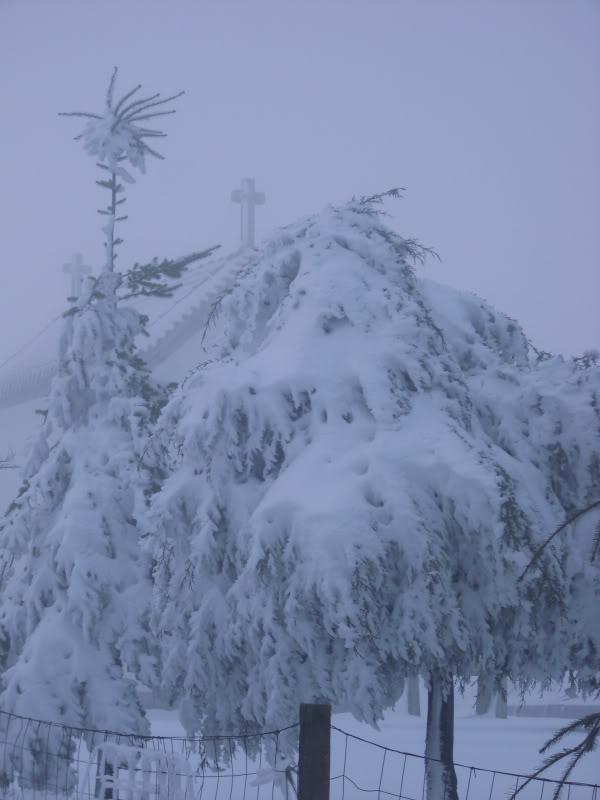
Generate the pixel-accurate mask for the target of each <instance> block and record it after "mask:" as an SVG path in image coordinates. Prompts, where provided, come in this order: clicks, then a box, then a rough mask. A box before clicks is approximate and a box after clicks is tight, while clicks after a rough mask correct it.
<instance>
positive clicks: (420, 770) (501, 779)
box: [0, 711, 600, 800]
mask: <svg viewBox="0 0 600 800" xmlns="http://www.w3.org/2000/svg"><path fill="white" fill-rule="evenodd" d="M299 729H300V723H297V724H295V725H290V726H288V727H286V728H282V729H281V730H274V731H261V732H246V733H241V734H238V735H232V736H204V737H199V738H196V739H189V738H183V737H165V736H135V735H131V734H124V733H116V732H111V731H97V730H88V729H84V728H76V727H69V726H65V725H60V724H58V723H51V722H44V721H41V720H35V719H27V718H23V717H19V716H16V715H13V714H8V713H6V712H2V711H0V800H84V798H86V799H87V798H101V799H102V800H275V799H276V798H277V800H280V799H281V798H285V800H296V797H297V793H298V778H299V776H298V767H297V764H296V762H295V759H290V758H289V757H288V756H287V755H286V752H288V751H289V744H290V742H294V741H296V742H297V741H298V739H297V738H296V737H297V736H298V735H299V733H300V730H299ZM329 730H330V736H329V747H330V753H329V754H328V755H329V756H330V759H329V763H330V770H329V781H328V787H327V788H328V794H327V796H328V797H329V800H358V798H362V799H364V798H365V796H368V797H372V798H377V800H388V798H396V800H425V795H426V780H425V765H426V762H427V759H426V758H425V756H421V755H417V754H416V753H408V752H403V751H401V750H395V749H393V748H390V747H387V746H385V745H381V744H377V743H375V742H372V741H369V740H367V739H363V738H361V737H360V736H356V735H353V734H350V733H347V732H345V731H343V730H341V729H340V728H337V727H336V726H335V725H331V726H330V729H329ZM300 740H302V739H301V737H300ZM454 766H455V770H456V774H457V780H458V796H459V798H460V799H461V800H507V798H509V797H510V796H511V795H512V794H513V793H514V792H515V790H517V789H519V788H520V787H522V786H523V784H525V782H526V781H527V780H528V778H527V776H526V775H521V774H517V773H511V772H504V771H501V770H490V769H483V768H478V767H473V766H468V765H465V764H459V763H455V765H454ZM326 776H327V771H326V772H325V783H327V778H326ZM558 784H559V781H557V780H555V779H550V778H542V777H538V778H535V779H533V780H531V781H530V782H529V783H528V784H527V786H525V787H524V788H523V789H522V791H521V792H520V793H519V795H518V797H519V800H551V798H552V796H553V795H554V793H555V791H556V789H557V787H558ZM560 797H561V800H600V787H599V786H598V785H596V784H586V783H579V782H576V781H568V782H566V783H565V784H564V785H563V786H562V788H561V793H560ZM436 800H437V799H436ZM439 800H443V798H439Z"/></svg>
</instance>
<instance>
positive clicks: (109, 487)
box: [0, 70, 203, 789]
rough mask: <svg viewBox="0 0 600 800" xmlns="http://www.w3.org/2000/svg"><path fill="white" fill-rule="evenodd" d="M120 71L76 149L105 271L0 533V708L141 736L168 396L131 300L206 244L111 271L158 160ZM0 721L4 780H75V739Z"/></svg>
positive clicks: (74, 324) (86, 304)
mask: <svg viewBox="0 0 600 800" xmlns="http://www.w3.org/2000/svg"><path fill="white" fill-rule="evenodd" d="M115 78H116V70H115V73H114V74H113V76H112V79H111V82H110V86H109V90H108V95H107V98H106V106H105V109H104V111H103V112H102V113H101V114H84V115H83V116H85V117H86V118H87V119H88V123H87V125H86V128H85V130H84V132H83V134H82V138H83V142H84V145H85V147H86V149H87V151H88V152H89V153H90V154H91V155H93V156H94V157H96V158H98V159H99V166H100V167H101V169H102V172H103V178H102V180H101V181H99V183H100V185H101V186H102V187H103V188H105V189H107V190H108V192H109V193H110V201H109V204H108V207H107V209H103V210H102V212H101V213H103V215H104V217H105V226H104V228H103V231H104V237H105V248H106V258H105V262H104V266H103V269H102V270H101V272H100V274H99V275H98V276H97V277H95V278H89V279H87V280H86V281H85V282H84V284H83V287H82V293H81V296H80V297H79V299H78V300H77V302H76V303H75V304H74V305H73V306H72V308H71V309H70V310H69V311H68V312H67V313H66V314H65V322H64V329H63V332H62V336H61V340H60V352H59V366H58V371H57V375H56V377H55V379H54V380H53V383H52V387H51V389H50V394H49V398H48V407H47V413H46V420H45V424H44V425H43V427H42V429H41V431H40V433H39V436H38V438H37V441H36V442H35V444H34V446H33V449H32V453H31V456H30V458H29V461H28V463H27V465H26V466H25V469H24V475H23V478H24V482H23V485H22V488H21V492H20V495H19V497H18V498H17V499H16V500H15V502H14V503H13V504H12V506H11V508H10V510H9V512H8V514H7V516H6V518H5V519H4V521H3V522H2V526H1V529H0V559H1V563H0V579H1V586H0V628H1V632H2V636H1V637H0V640H1V642H2V649H3V652H2V666H3V672H2V675H1V678H0V709H1V710H2V712H8V713H10V714H13V715H17V716H20V717H33V718H35V719H41V720H48V721H51V722H53V723H58V724H59V725H60V724H63V725H69V726H77V727H81V728H96V729H102V730H106V729H109V730H123V731H127V732H132V733H140V734H142V733H147V732H148V723H147V720H146V717H145V714H144V711H143V709H142V708H141V706H140V704H139V702H138V699H137V695H136V688H135V682H134V680H133V679H132V676H136V677H137V678H138V679H140V680H142V681H144V682H147V683H152V682H153V681H154V680H155V676H154V673H155V670H156V667H157V661H156V648H155V647H154V646H153V644H152V637H151V635H150V632H149V626H148V620H149V600H150V584H151V564H150V561H149V559H148V558H147V556H144V555H143V553H142V552H141V549H140V545H139V533H140V528H139V525H138V517H139V513H141V511H142V510H143V508H144V497H145V496H147V495H149V494H151V493H152V491H154V490H155V489H156V487H157V481H159V480H160V475H158V474H157V473H156V472H154V471H152V470H148V469H146V468H144V467H143V465H142V466H140V459H141V456H142V453H143V450H144V447H145V446H146V443H147V441H148V438H149V436H150V429H151V426H152V425H153V423H154V422H155V420H156V418H157V416H158V413H159V411H160V408H161V406H162V405H163V404H164V402H165V400H166V393H165V390H164V389H162V388H161V387H160V386H158V385H157V384H155V383H154V381H153V380H152V378H151V376H150V374H149V371H148V369H147V367H146V365H145V364H144V362H143V361H142V359H141V358H140V356H139V353H138V351H137V344H136V342H137V339H138V337H139V336H140V335H142V334H144V332H145V322H146V321H145V318H144V317H143V316H141V315H140V314H139V313H138V312H137V311H136V310H135V309H134V308H133V307H131V304H128V302H127V300H128V298H131V297H132V296H136V295H140V294H154V295H159V296H169V295H170V292H171V290H172V288H173V287H174V286H175V283H174V281H175V280H176V279H177V277H178V276H179V275H180V274H181V271H182V270H183V269H184V268H185V266H186V264H187V263H189V262H190V261H193V260H196V259H197V258H200V257H201V256H202V255H203V254H195V255H193V256H190V257H186V258H183V259H179V260H177V261H165V262H162V263H159V262H157V261H153V262H152V263H150V264H146V265H138V264H136V265H135V266H134V268H133V269H131V270H130V271H128V272H125V273H122V272H119V271H117V270H116V269H115V258H116V255H117V253H116V246H117V245H118V243H119V241H120V240H119V239H118V238H117V237H116V235H115V225H116V224H117V223H118V222H119V219H120V217H119V215H118V207H119V206H120V205H121V203H122V202H123V199H124V198H123V197H122V193H123V186H122V181H123V180H125V181H131V180H133V179H132V177H131V174H130V172H129V170H130V169H131V168H138V169H140V170H141V171H142V172H143V171H144V158H145V156H146V155H147V154H152V155H157V154H156V153H155V152H154V151H153V150H150V148H148V147H147V146H146V145H145V144H144V140H145V138H146V137H148V136H151V135H154V133H155V132H153V131H150V130H148V129H145V128H140V127H139V126H138V124H137V123H138V122H139V121H141V120H144V119H148V118H151V117H152V116H153V109H155V107H156V106H159V105H161V103H162V101H160V100H158V99H157V97H156V96H155V97H152V98H146V99H141V100H139V101H135V99H134V95H135V93H136V91H137V90H134V91H133V92H130V93H129V94H127V95H125V97H124V98H122V99H121V100H119V101H118V102H115V100H114V98H113V93H114V84H115ZM138 88H139V87H138ZM121 219H122V217H121ZM0 722H1V723H2V724H3V731H2V738H3V741H5V742H6V746H5V748H4V751H3V752H4V753H5V768H6V770H7V775H6V776H5V781H8V780H10V775H11V774H12V775H14V774H15V772H18V773H19V776H20V777H19V780H20V783H21V786H31V787H33V788H34V789H35V788H41V787H44V788H45V789H48V787H49V786H52V785H56V784H58V787H59V788H61V789H64V788H65V787H66V788H68V785H69V780H70V772H69V758H70V755H71V753H72V750H73V747H74V741H73V739H72V738H71V737H70V736H69V735H68V734H65V733H64V732H63V731H62V730H61V728H60V727H52V728H49V727H48V726H44V725H41V726H40V725H36V724H35V723H28V722H26V721H25V722H19V720H17V719H12V718H10V717H7V716H6V715H5V714H3V715H2V718H1V720H0ZM13 740H14V741H13ZM11 770H12V772H11Z"/></svg>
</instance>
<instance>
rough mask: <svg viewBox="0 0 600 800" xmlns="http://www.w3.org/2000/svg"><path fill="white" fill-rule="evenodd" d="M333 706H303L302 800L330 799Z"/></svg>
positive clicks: (301, 741) (299, 798) (301, 751)
mask: <svg viewBox="0 0 600 800" xmlns="http://www.w3.org/2000/svg"><path fill="white" fill-rule="evenodd" d="M330 763H331V706H330V705H324V704H323V705H320V704H316V703H301V704H300V749H299V753H298V800H329V768H330Z"/></svg>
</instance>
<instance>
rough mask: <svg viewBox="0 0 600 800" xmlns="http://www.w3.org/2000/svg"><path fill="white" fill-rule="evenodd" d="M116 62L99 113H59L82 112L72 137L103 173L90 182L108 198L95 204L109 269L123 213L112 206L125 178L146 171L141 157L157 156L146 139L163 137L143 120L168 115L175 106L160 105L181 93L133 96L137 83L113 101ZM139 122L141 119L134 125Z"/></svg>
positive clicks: (119, 201) (128, 179) (116, 203)
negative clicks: (102, 218) (79, 127)
mask: <svg viewBox="0 0 600 800" xmlns="http://www.w3.org/2000/svg"><path fill="white" fill-rule="evenodd" d="M117 72H118V70H117V67H115V68H114V70H113V74H112V77H111V79H110V83H109V85H108V91H107V93H106V102H105V106H104V110H103V111H102V113H101V114H94V113H92V112H90V111H70V112H62V113H61V116H65V117H83V118H85V119H87V122H86V124H85V127H84V129H83V131H82V132H81V133H80V134H79V135H78V136H76V137H75V139H76V140H82V141H83V147H84V149H85V151H86V153H88V154H89V155H90V156H92V157H93V158H96V159H97V162H96V163H97V165H98V167H99V168H100V169H101V170H102V171H103V173H104V177H103V178H102V179H101V180H98V181H96V183H97V184H98V185H99V186H101V187H102V188H103V189H107V190H108V191H109V192H110V201H109V202H108V204H107V206H106V207H105V208H101V209H99V212H98V213H100V214H103V215H104V216H106V217H107V220H106V224H105V225H104V227H103V229H102V230H103V233H104V236H105V242H104V246H105V248H106V262H105V270H106V271H108V272H113V271H114V269H115V260H116V257H117V253H116V248H117V246H118V245H119V244H121V242H122V241H123V240H122V239H120V238H119V237H115V226H116V223H117V222H123V221H124V220H125V219H127V215H125V214H119V212H118V209H119V206H121V205H122V204H123V203H124V202H125V197H123V196H122V195H123V194H124V191H125V189H124V186H123V183H121V181H125V183H134V182H135V179H134V178H133V176H132V174H131V171H130V170H129V169H128V167H130V168H131V169H132V170H139V171H140V172H141V173H142V174H145V172H146V156H154V158H160V159H162V158H163V156H162V155H161V154H160V153H159V152H157V151H156V150H155V149H154V148H153V147H150V145H149V144H148V142H147V140H148V139H150V140H152V139H157V138H163V137H165V136H166V133H163V132H162V131H159V130H155V129H153V128H148V127H146V125H145V124H144V123H147V122H148V121H149V120H151V119H154V118H155V117H164V116H167V115H169V114H174V113H175V109H168V108H165V106H166V105H167V104H168V103H171V102H173V100H176V99H177V98H178V97H181V95H182V94H184V93H183V92H179V93H178V94H174V95H171V96H170V97H165V98H161V96H160V93H156V94H153V95H149V96H148V97H140V98H138V99H135V97H136V95H137V93H138V92H139V91H140V89H141V88H142V85H141V84H139V83H138V85H137V86H135V87H134V88H133V89H131V90H130V91H129V92H127V93H126V94H124V95H123V96H122V97H121V98H120V99H119V100H118V101H117V102H115V99H114V94H115V83H116V80H117ZM140 123H142V124H140Z"/></svg>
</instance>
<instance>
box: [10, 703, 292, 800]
mask: <svg viewBox="0 0 600 800" xmlns="http://www.w3.org/2000/svg"><path fill="white" fill-rule="evenodd" d="M298 727H299V726H298V725H297V724H296V725H291V726H289V727H287V728H283V729H282V730H277V731H264V732H260V733H247V734H244V733H242V734H239V735H236V736H206V737H200V738H197V739H187V738H180V737H165V736H134V735H130V734H123V733H114V732H111V731H97V730H87V729H83V728H76V727H70V726H66V725H60V724H58V723H52V722H44V721H41V720H35V719H27V718H23V717H19V716H16V715H14V714H9V713H6V712H3V711H0V800H84V798H101V799H102V800H274V798H275V797H277V798H289V800H292V799H293V798H295V797H296V784H297V780H296V766H295V764H294V763H292V762H291V761H289V760H288V759H287V758H286V757H284V755H283V753H282V752H280V740H281V739H282V734H287V737H286V738H288V739H289V735H290V734H291V733H292V735H293V730H294V729H295V728H298Z"/></svg>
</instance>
